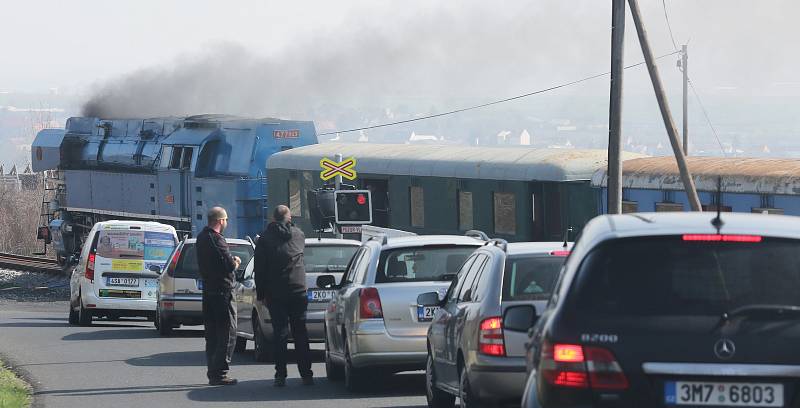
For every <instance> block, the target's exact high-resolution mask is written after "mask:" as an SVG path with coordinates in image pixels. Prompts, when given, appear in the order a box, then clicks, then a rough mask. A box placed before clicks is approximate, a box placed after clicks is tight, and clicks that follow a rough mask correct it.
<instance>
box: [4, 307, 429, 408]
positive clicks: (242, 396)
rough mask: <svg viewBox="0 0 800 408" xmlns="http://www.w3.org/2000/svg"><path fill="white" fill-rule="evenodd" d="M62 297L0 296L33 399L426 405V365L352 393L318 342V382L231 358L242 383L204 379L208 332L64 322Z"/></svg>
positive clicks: (8, 340)
mask: <svg viewBox="0 0 800 408" xmlns="http://www.w3.org/2000/svg"><path fill="white" fill-rule="evenodd" d="M66 310H67V306H66V302H47V303H24V302H2V303H0V355H2V358H3V359H5V360H6V361H9V362H10V363H11V364H12V365H13V366H14V367H16V368H17V369H18V370H19V371H20V372H21V373H22V374H23V375H24V376H26V377H28V379H29V380H30V381H31V382H32V383H33V385H34V388H35V405H38V406H44V407H48V408H55V407H78V406H80V407H85V408H93V407H98V408H108V407H151V408H155V407H192V408H195V407H201V406H207V407H219V406H222V405H223V404H224V405H225V406H226V407H278V406H280V407H320V408H332V407H340V406H343V407H424V406H425V397H424V381H425V378H424V374H423V373H421V372H415V373H407V374H398V375H393V376H387V377H379V378H376V379H375V381H374V383H373V385H372V387H371V389H370V390H369V391H368V392H364V393H361V394H352V393H349V392H347V391H346V390H345V389H344V386H343V385H342V384H340V383H330V382H328V381H327V379H325V378H324V376H325V367H324V364H322V359H323V354H322V350H321V345H315V346H314V349H315V350H314V361H315V364H314V367H313V370H314V373H315V376H316V377H317V384H316V385H314V386H303V385H301V384H300V378H299V375H298V373H297V368H296V366H290V367H289V380H288V385H287V387H286V388H282V389H276V388H274V387H273V386H272V377H273V375H274V370H273V367H272V366H271V365H269V364H260V363H254V362H253V355H252V342H251V343H250V344H248V351H247V352H245V353H244V354H237V355H236V356H234V362H233V365H232V369H231V375H232V376H233V377H236V378H238V379H239V384H238V385H235V386H228V387H210V386H208V385H206V378H205V356H204V352H203V347H204V340H203V337H202V336H203V332H202V330H196V327H194V328H190V329H188V330H187V329H180V330H177V331H176V332H175V335H174V336H173V337H170V338H161V337H159V336H158V334H157V333H156V331H155V330H154V329H153V325H152V323H149V322H146V321H143V320H122V321H118V322H107V321H104V320H101V321H97V320H95V323H94V325H93V326H92V327H77V326H70V325H68V324H67V312H66Z"/></svg>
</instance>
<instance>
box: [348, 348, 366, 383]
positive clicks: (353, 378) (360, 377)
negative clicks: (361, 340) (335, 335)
mask: <svg viewBox="0 0 800 408" xmlns="http://www.w3.org/2000/svg"><path fill="white" fill-rule="evenodd" d="M364 372H365V370H364V369H363V368H357V367H353V361H352V359H351V358H350V347H349V346H348V345H347V340H345V342H344V387H345V388H347V390H348V391H350V392H358V391H361V390H362V389H363V388H364V377H365V374H364Z"/></svg>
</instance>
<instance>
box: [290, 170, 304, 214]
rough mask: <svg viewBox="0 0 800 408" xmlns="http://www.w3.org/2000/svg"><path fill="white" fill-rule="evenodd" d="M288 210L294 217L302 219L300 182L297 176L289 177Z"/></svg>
mask: <svg viewBox="0 0 800 408" xmlns="http://www.w3.org/2000/svg"><path fill="white" fill-rule="evenodd" d="M289 210H290V211H291V212H292V216H294V217H302V211H303V207H302V204H301V202H300V180H298V179H297V176H291V177H289Z"/></svg>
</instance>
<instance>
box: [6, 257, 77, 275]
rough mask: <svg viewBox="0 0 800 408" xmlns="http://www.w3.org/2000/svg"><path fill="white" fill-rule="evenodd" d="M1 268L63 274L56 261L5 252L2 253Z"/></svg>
mask: <svg viewBox="0 0 800 408" xmlns="http://www.w3.org/2000/svg"><path fill="white" fill-rule="evenodd" d="M0 268H7V269H13V270H18V271H34V272H48V273H61V271H62V268H61V266H60V265H59V264H58V262H56V260H55V259H49V258H42V257H37V256H26V255H17V254H9V253H4V252H0Z"/></svg>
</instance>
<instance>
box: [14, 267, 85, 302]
mask: <svg viewBox="0 0 800 408" xmlns="http://www.w3.org/2000/svg"><path fill="white" fill-rule="evenodd" d="M65 300H69V278H67V277H65V276H61V275H51V274H47V273H42V272H22V271H13V270H8V269H0V302H58V301H65Z"/></svg>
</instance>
